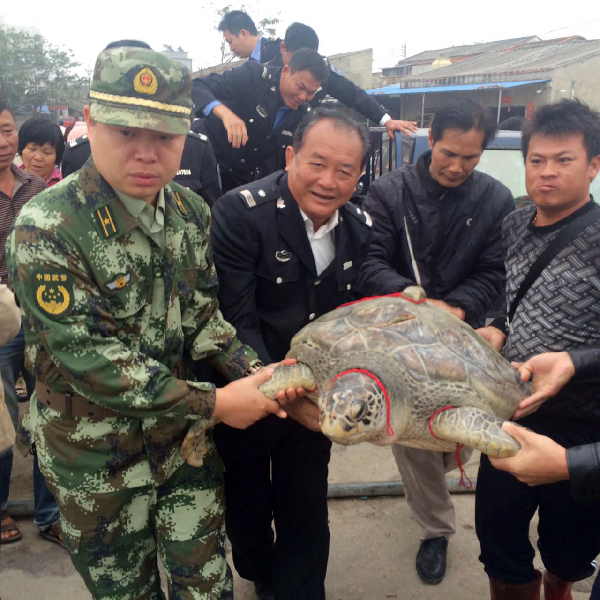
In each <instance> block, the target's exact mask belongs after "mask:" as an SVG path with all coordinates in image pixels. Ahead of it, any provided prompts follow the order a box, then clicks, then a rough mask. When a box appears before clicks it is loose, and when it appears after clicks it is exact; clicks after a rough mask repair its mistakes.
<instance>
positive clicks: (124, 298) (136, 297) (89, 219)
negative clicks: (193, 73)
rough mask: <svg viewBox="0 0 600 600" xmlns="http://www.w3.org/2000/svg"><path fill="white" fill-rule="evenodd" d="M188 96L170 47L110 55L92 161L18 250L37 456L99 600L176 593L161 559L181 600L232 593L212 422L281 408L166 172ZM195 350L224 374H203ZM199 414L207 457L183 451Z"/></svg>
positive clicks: (22, 228) (185, 77)
mask: <svg viewBox="0 0 600 600" xmlns="http://www.w3.org/2000/svg"><path fill="white" fill-rule="evenodd" d="M190 91H191V77H190V73H189V71H188V70H187V69H185V68H184V67H182V66H181V65H179V64H178V63H176V62H175V61H173V60H171V59H169V58H168V57H166V56H165V55H163V54H161V53H158V52H153V51H152V50H149V49H147V48H140V47H131V46H125V47H117V48H111V49H108V50H104V51H103V52H101V53H100V54H99V56H98V59H97V61H96V68H95V70H94V78H93V81H92V83H91V88H90V92H89V95H90V104H89V105H88V106H85V107H84V116H85V120H86V124H87V126H88V135H89V138H90V146H91V150H92V156H91V160H89V161H88V162H87V163H86V165H84V167H83V168H82V169H81V170H80V171H78V172H77V173H75V174H74V175H72V176H71V177H70V178H69V179H68V180H67V181H65V182H63V183H62V184H60V185H57V186H54V187H52V188H50V189H48V190H47V191H46V192H43V193H41V194H39V195H38V196H36V197H35V198H33V199H32V200H30V201H29V202H28V203H27V205H26V206H24V207H23V209H22V210H21V213H20V214H19V216H18V217H17V219H16V221H15V224H14V228H13V230H12V233H11V235H10V237H9V240H8V243H7V263H8V268H9V274H10V277H11V280H12V282H13V284H14V287H15V291H16V293H17V295H18V297H19V300H20V303H21V307H22V309H23V313H24V315H25V332H26V343H27V356H28V358H29V359H30V360H31V362H32V363H33V367H34V368H33V371H34V374H35V376H36V385H35V392H34V393H33V395H32V397H31V403H30V419H31V421H32V424H33V429H34V436H35V443H36V449H37V453H38V457H39V460H40V467H41V469H42V471H43V473H44V475H45V476H46V478H47V482H48V485H49V487H50V488H51V489H52V491H53V493H54V494H55V497H56V499H57V502H58V504H59V506H60V509H61V526H62V529H63V535H64V539H65V543H66V545H67V548H68V549H69V552H70V554H71V559H72V561H73V564H74V565H75V567H76V569H77V570H78V571H79V573H80V574H81V575H82V577H83V579H84V581H85V584H86V586H87V587H88V589H89V590H90V592H91V594H92V596H93V597H94V598H97V599H98V600H100V599H102V600H109V599H110V600H112V599H115V598H119V599H122V598H153V599H154V598H155V599H157V600H160V599H164V594H163V592H162V591H161V582H160V576H159V571H158V564H157V556H158V555H160V557H161V559H162V564H163V566H164V568H165V570H166V572H167V574H168V588H169V596H170V597H171V598H211V599H215V600H216V599H219V600H225V599H230V598H232V597H233V590H232V587H233V581H232V578H231V572H230V570H229V568H228V566H227V562H226V560H225V548H224V542H225V531H224V507H223V502H222V493H223V486H222V483H223V482H222V468H223V467H222V463H221V459H220V458H219V456H218V454H217V451H216V449H215V447H214V444H213V443H212V432H211V428H212V425H214V424H215V423H216V422H219V421H223V422H226V423H229V424H230V425H232V426H233V427H246V426H248V425H249V424H251V423H254V422H255V421H256V420H257V419H260V418H262V417H263V416H265V415H266V414H267V413H268V412H274V413H276V414H278V415H279V416H280V417H285V414H284V413H283V412H282V411H281V409H280V407H279V404H278V403H277V402H273V401H271V400H268V399H267V398H265V397H264V396H263V395H262V394H261V393H260V392H259V391H258V386H259V384H260V383H261V382H262V381H264V380H266V379H267V378H268V377H269V373H270V371H269V369H264V370H262V372H258V373H256V374H254V373H255V371H257V370H258V369H259V367H260V365H261V363H260V361H259V360H258V358H257V356H256V353H255V352H254V351H253V350H252V349H251V348H249V347H248V346H245V345H243V344H242V343H241V342H240V341H239V340H238V339H237V338H236V336H235V330H234V329H233V327H231V325H229V324H228V323H227V322H226V321H224V319H223V317H222V315H221V312H220V311H219V307H218V302H217V300H216V294H217V287H218V283H217V276H216V272H215V269H214V265H213V261H212V251H211V246H210V232H209V223H210V211H209V209H208V206H207V205H206V204H205V202H204V201H203V200H202V199H201V198H200V197H199V196H196V195H195V194H194V193H193V192H191V191H190V190H188V189H186V188H184V187H182V186H181V185H178V184H177V183H174V182H172V181H171V180H172V178H173V176H174V175H175V173H176V172H177V169H178V168H179V165H180V161H181V153H182V150H183V146H184V143H185V137H186V134H187V132H188V130H189V124H190V121H189V119H190V115H191V112H192V107H191V99H190ZM184 358H186V359H188V360H189V361H191V362H194V363H208V364H210V365H212V366H213V367H215V368H216V369H217V370H218V371H219V372H220V373H222V374H223V375H224V377H225V379H226V381H227V382H228V383H227V384H226V385H224V386H223V387H219V388H216V387H215V386H214V384H212V383H210V382H207V381H204V382H198V381H195V380H194V379H193V378H192V377H190V375H189V373H187V372H186V370H185V368H184V365H183V363H182V361H183V359H184ZM271 372H272V371H271ZM245 375H248V377H245ZM232 380H236V381H232ZM192 423H194V426H195V427H194V431H195V432H197V435H196V440H197V442H198V446H197V448H198V452H196V451H192V452H187V451H186V452H183V448H182V441H183V440H184V438H185V437H186V434H187V433H188V431H189V430H190V427H191V425H192ZM201 433H203V435H202V436H201V435H200V434H201ZM184 454H185V456H184ZM185 459H187V460H188V463H189V464H188V463H186V460H185Z"/></svg>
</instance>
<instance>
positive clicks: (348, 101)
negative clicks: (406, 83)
mask: <svg viewBox="0 0 600 600" xmlns="http://www.w3.org/2000/svg"><path fill="white" fill-rule="evenodd" d="M301 48H310V49H311V50H315V51H316V50H318V49H319V37H318V36H317V34H316V32H315V30H314V29H313V28H312V27H309V26H308V25H305V24H304V23H292V24H291V25H290V26H289V27H288V28H287V29H286V31H285V39H284V41H283V42H281V52H280V53H279V54H278V55H277V56H276V57H275V58H274V59H273V60H271V61H270V62H269V65H271V66H283V65H287V64H289V62H290V60H291V58H292V56H293V55H294V52H296V51H297V50H300V49H301ZM325 62H326V63H327V67H328V69H329V76H328V77H327V79H326V81H324V82H323V85H322V86H321V89H319V90H318V91H317V93H316V94H315V95H314V97H313V98H312V99H311V100H310V105H311V106H312V107H313V108H315V107H317V106H319V104H321V102H323V100H324V99H325V97H326V96H331V97H332V98H335V99H336V100H339V101H340V102H341V103H342V104H344V105H345V106H347V107H349V108H352V109H353V110H355V111H357V112H359V113H360V114H361V115H363V116H364V117H365V118H367V119H369V120H370V121H372V122H373V124H377V125H379V126H381V127H385V128H386V130H387V133H388V135H390V136H393V135H394V132H395V131H401V132H402V133H405V134H406V135H410V134H411V133H414V132H415V131H417V126H416V124H415V123H413V122H410V121H403V120H398V119H392V117H390V115H389V114H388V112H387V110H386V109H385V108H383V106H381V105H380V104H379V102H377V100H375V98H373V96H369V94H367V92H365V90H363V89H362V88H359V87H358V86H357V85H356V84H354V83H352V81H350V80H349V79H348V78H347V77H345V76H344V74H343V73H342V72H341V71H340V70H339V69H338V68H337V67H334V66H333V65H332V64H331V63H330V62H329V59H327V58H326V59H325Z"/></svg>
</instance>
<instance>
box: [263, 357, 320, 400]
mask: <svg viewBox="0 0 600 600" xmlns="http://www.w3.org/2000/svg"><path fill="white" fill-rule="evenodd" d="M289 387H293V388H299V387H303V388H304V389H306V391H307V392H312V391H314V390H315V389H316V387H317V382H316V381H315V376H314V375H313V372H312V369H311V368H310V367H308V366H307V365H304V364H302V363H296V364H295V365H279V366H277V367H275V370H274V371H273V375H271V378H270V379H267V381H265V382H264V383H262V384H261V385H260V386H259V388H258V389H259V391H260V392H261V393H262V394H264V395H265V396H266V397H267V398H270V399H271V400H276V399H277V392H279V391H280V390H287V388H289Z"/></svg>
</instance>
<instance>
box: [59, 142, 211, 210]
mask: <svg viewBox="0 0 600 600" xmlns="http://www.w3.org/2000/svg"><path fill="white" fill-rule="evenodd" d="M90 153H91V149H90V143H89V141H88V137H87V135H83V136H81V137H78V138H77V139H74V140H71V141H70V142H67V145H66V146H65V152H64V154H63V159H62V163H61V171H62V174H63V177H67V175H70V174H71V173H74V172H75V171H78V170H79V169H81V167H83V165H84V164H85V162H86V161H87V159H88V158H89V157H90ZM173 181H176V182H177V183H179V184H180V185H183V186H184V187H187V188H189V189H190V190H192V192H195V193H196V194H198V195H199V196H202V198H204V200H205V201H206V202H207V204H208V205H209V206H212V205H213V204H214V203H215V202H216V201H217V200H218V199H219V198H220V196H221V182H220V180H219V171H218V169H217V159H216V158H215V153H214V150H213V149H212V146H211V145H210V142H209V141H208V138H207V137H206V136H205V135H202V134H198V133H195V132H193V131H190V132H189V133H188V134H187V136H186V138H185V145H184V147H183V154H182V155H181V163H180V165H179V171H177V175H175V177H174V178H173Z"/></svg>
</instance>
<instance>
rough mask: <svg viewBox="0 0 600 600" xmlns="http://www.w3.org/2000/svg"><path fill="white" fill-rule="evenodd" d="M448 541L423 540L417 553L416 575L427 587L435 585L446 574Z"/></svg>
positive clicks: (439, 538) (440, 538)
mask: <svg viewBox="0 0 600 600" xmlns="http://www.w3.org/2000/svg"><path fill="white" fill-rule="evenodd" d="M447 551H448V540H447V539H446V538H445V537H437V538H432V539H430V540H423V541H422V542H421V547H420V548H419V552H417V561H416V566H417V573H418V574H419V577H420V578H421V579H422V580H423V581H424V582H425V583H427V584H429V585H435V584H437V583H439V582H440V581H441V580H442V579H444V575H445V574H446V553H447Z"/></svg>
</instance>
